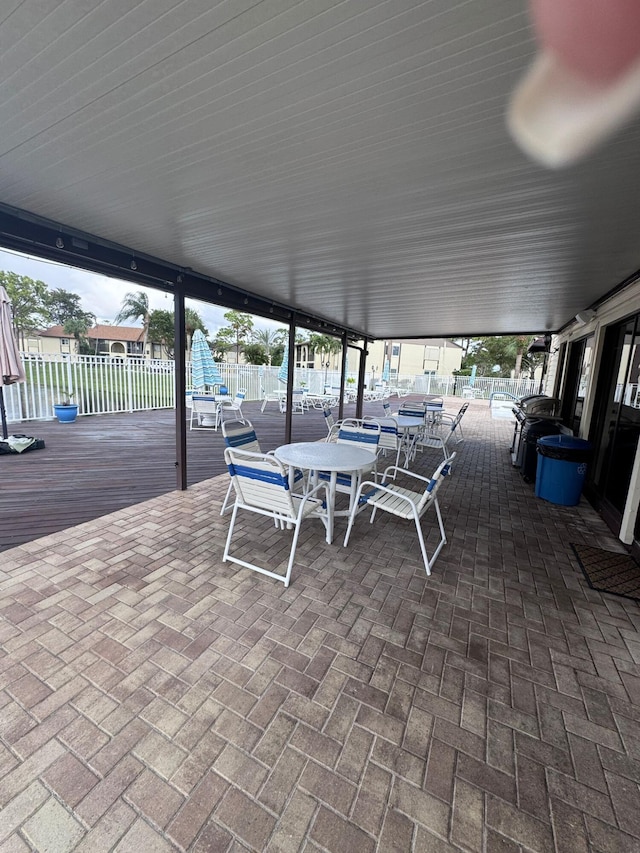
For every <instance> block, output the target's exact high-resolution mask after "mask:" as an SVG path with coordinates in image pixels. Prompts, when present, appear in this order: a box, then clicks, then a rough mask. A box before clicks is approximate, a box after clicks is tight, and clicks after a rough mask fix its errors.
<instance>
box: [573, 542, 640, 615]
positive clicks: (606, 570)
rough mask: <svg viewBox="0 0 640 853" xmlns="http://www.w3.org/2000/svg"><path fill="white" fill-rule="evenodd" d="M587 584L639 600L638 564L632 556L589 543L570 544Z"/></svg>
mask: <svg viewBox="0 0 640 853" xmlns="http://www.w3.org/2000/svg"><path fill="white" fill-rule="evenodd" d="M571 547H572V548H573V550H574V551H575V552H576V557H577V558H578V562H579V563H580V566H581V567H582V571H583V572H584V574H585V577H586V579H587V581H588V582H589V586H590V587H591V588H592V589H597V590H598V591H599V592H610V593H612V594H613V595H623V596H625V598H633V599H634V600H635V601H640V566H639V565H638V564H637V563H636V561H635V560H634V559H633V557H630V556H629V555H628V554H621V553H620V552H618V551H603V550H602V548H592V547H591V546H590V545H572V546H571Z"/></svg>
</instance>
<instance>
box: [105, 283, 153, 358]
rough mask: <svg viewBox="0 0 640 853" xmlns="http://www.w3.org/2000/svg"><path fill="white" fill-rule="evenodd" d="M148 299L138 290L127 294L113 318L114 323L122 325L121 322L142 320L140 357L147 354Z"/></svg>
mask: <svg viewBox="0 0 640 853" xmlns="http://www.w3.org/2000/svg"><path fill="white" fill-rule="evenodd" d="M149 318H150V312H149V297H148V296H147V294H146V293H145V292H144V291H142V290H139V291H138V292H137V293H127V295H126V296H125V298H124V299H123V300H122V307H121V308H120V310H119V311H118V313H117V315H116V317H115V318H114V323H116V324H118V323H122V322H123V320H142V329H143V336H142V355H143V356H145V357H146V354H147V338H148V337H149Z"/></svg>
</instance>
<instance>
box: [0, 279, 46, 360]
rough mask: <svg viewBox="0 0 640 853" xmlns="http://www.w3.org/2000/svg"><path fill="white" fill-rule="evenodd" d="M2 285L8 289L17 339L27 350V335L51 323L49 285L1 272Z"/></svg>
mask: <svg viewBox="0 0 640 853" xmlns="http://www.w3.org/2000/svg"><path fill="white" fill-rule="evenodd" d="M0 285H2V286H3V287H4V288H6V291H7V293H8V295H9V300H10V302H11V309H12V311H13V327H14V330H15V333H16V338H17V339H18V340H19V341H20V342H21V345H22V348H23V349H24V348H25V340H24V339H25V335H27V334H29V333H30V332H35V331H36V329H39V328H41V327H42V326H44V325H46V324H47V323H49V322H50V315H49V310H48V308H47V304H46V298H47V285H46V284H45V283H44V281H40V280H35V281H34V279H32V278H28V276H26V275H18V274H17V273H15V272H5V271H4V270H0Z"/></svg>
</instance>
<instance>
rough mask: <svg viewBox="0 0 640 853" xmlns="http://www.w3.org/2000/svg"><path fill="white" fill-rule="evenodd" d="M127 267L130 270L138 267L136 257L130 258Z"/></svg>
mask: <svg viewBox="0 0 640 853" xmlns="http://www.w3.org/2000/svg"><path fill="white" fill-rule="evenodd" d="M129 269H132V270H137V269H138V264H137V263H136V259H135V258H133V259H132V261H131V263H130V264H129Z"/></svg>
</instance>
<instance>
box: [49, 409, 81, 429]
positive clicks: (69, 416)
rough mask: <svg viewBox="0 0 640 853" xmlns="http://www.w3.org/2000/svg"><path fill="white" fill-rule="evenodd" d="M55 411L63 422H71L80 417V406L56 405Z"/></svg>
mask: <svg viewBox="0 0 640 853" xmlns="http://www.w3.org/2000/svg"><path fill="white" fill-rule="evenodd" d="M53 413H54V415H55V416H56V417H57V419H58V420H59V421H60V423H61V424H71V423H73V422H74V421H75V419H76V418H77V417H78V406H77V405H72V406H54V407H53Z"/></svg>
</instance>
